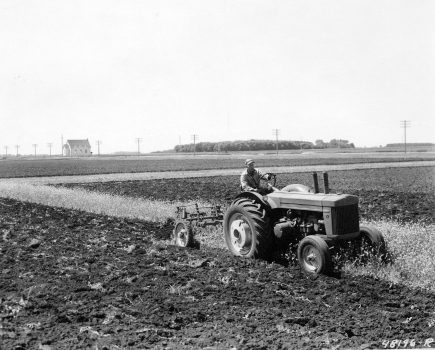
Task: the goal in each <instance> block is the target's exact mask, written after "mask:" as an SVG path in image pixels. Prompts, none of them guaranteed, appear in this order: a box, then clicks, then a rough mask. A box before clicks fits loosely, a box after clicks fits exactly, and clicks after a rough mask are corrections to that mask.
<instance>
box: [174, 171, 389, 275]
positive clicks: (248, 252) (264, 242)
mask: <svg viewBox="0 0 435 350" xmlns="http://www.w3.org/2000/svg"><path fill="white" fill-rule="evenodd" d="M269 175H270V178H271V179H273V185H272V186H273V191H272V192H270V193H268V194H265V195H262V194H260V193H258V192H251V191H243V192H241V193H239V194H238V195H237V196H236V197H235V199H234V200H233V201H232V203H231V204H230V205H229V207H228V208H227V209H226V211H225V212H223V211H222V210H221V209H220V207H219V210H217V209H216V207H210V208H209V210H211V212H212V213H211V214H210V212H209V213H208V214H207V213H206V212H201V211H200V210H199V209H198V208H197V212H196V213H193V214H192V213H191V214H187V213H186V208H184V209H183V208H181V209H180V208H179V209H178V210H179V212H181V213H183V215H184V220H185V221H184V222H183V221H178V223H176V226H175V229H174V238H175V240H176V244H178V245H184V246H187V245H189V244H191V242H193V229H192V227H193V226H195V225H199V226H201V225H207V224H209V223H213V224H216V223H220V222H221V223H222V225H223V231H224V238H225V242H226V245H227V247H228V249H229V250H230V252H231V253H232V254H233V255H235V256H240V257H246V258H262V259H268V258H269V257H270V256H271V255H272V253H273V252H274V250H275V249H277V247H278V246H285V245H286V244H288V243H289V242H290V241H292V242H296V244H297V258H298V262H299V265H300V266H301V268H302V270H303V271H304V272H305V273H307V274H330V273H331V272H332V270H333V261H332V254H331V252H332V251H334V250H335V249H336V248H337V247H342V246H345V245H346V243H351V245H352V247H353V250H354V251H355V249H357V251H358V252H359V253H362V247H365V248H368V249H369V250H370V251H371V252H372V253H375V254H377V255H380V256H382V255H384V254H385V252H386V247H385V242H384V239H383V237H382V234H381V233H380V232H379V231H378V230H377V229H375V228H372V227H366V226H360V224H359V213H358V197H356V196H353V195H349V194H338V193H330V190H329V180H328V174H327V173H326V172H324V173H323V184H324V191H323V192H320V191H319V182H318V175H317V173H313V180H314V189H312V188H310V187H308V186H305V185H301V184H292V185H288V186H286V187H284V188H282V189H278V188H276V187H275V185H276V174H269ZM201 217H203V218H204V220H205V221H204V220H202V219H201ZM186 220H187V221H188V222H187V223H186ZM177 225H178V226H177ZM177 240H178V242H177Z"/></svg>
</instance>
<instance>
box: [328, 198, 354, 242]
mask: <svg viewBox="0 0 435 350" xmlns="http://www.w3.org/2000/svg"><path fill="white" fill-rule="evenodd" d="M331 209H332V212H331V214H332V225H333V231H334V234H335V235H343V234H346V233H352V232H358V231H359V216H358V204H354V205H347V206H344V207H336V208H331Z"/></svg>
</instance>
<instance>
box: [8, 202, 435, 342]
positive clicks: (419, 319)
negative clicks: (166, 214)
mask: <svg viewBox="0 0 435 350" xmlns="http://www.w3.org/2000/svg"><path fill="white" fill-rule="evenodd" d="M17 214H18V215H17ZM0 230H1V231H0V232H1V234H2V243H1V257H0V266H1V268H0V286H1V287H0V288H1V289H0V305H1V306H0V321H1V328H0V340H1V344H2V349H3V348H4V349H38V348H39V349H44V350H49V349H85V348H94V349H96V348H98V349H120V348H122V349H144V348H155V349H161V348H170V349H180V348H195V349H197V348H204V347H211V348H212V349H228V348H237V349H285V348H289V349H316V348H317V349H320V348H328V349H332V348H335V349H337V348H339V349H343V348H349V347H350V348H358V347H360V348H361V349H362V348H373V347H381V348H382V347H383V346H382V342H383V341H393V340H395V339H398V340H402V341H404V340H405V339H415V341H416V342H417V343H416V344H417V346H420V347H423V346H424V344H425V342H426V343H427V342H429V341H430V338H435V309H434V304H435V295H434V294H430V293H425V292H422V291H417V290H410V289H407V288H404V287H402V286H396V285H389V284H387V283H384V282H381V281H376V280H373V279H370V278H353V277H350V276H336V277H335V278H331V277H320V278H318V279H315V280H310V279H307V278H306V277H305V276H304V275H302V274H301V273H300V271H299V269H298V268H297V267H295V266H290V267H288V266H285V265H282V264H280V263H278V262H276V263H272V264H270V263H266V262H263V261H253V260H242V259H237V258H234V257H231V256H230V255H229V254H228V253H227V252H226V251H220V250H210V249H207V248H203V249H200V250H196V249H182V248H177V247H169V248H165V246H164V245H162V244H161V243H158V242H157V243H156V239H158V240H162V239H165V238H168V235H169V232H170V227H166V228H165V227H158V226H156V225H152V224H147V223H144V222H136V221H132V220H123V219H116V218H109V217H105V216H98V215H92V214H88V213H83V212H77V211H68V210H64V209H56V208H51V207H45V206H40V205H34V204H27V203H22V202H17V201H14V200H5V199H1V200H0ZM388 344H390V343H388ZM434 344H435V343H432V345H434ZM364 345H366V346H367V347H364ZM361 346H363V347H361Z"/></svg>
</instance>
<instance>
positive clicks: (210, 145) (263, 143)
mask: <svg viewBox="0 0 435 350" xmlns="http://www.w3.org/2000/svg"><path fill="white" fill-rule="evenodd" d="M276 148H277V143H276V141H273V140H246V141H240V140H238V141H221V142H198V143H189V144H184V145H177V146H175V147H174V151H175V152H235V151H268V150H276ZM322 148H355V145H354V144H353V143H349V141H348V140H341V139H332V140H331V141H329V142H325V141H323V140H316V142H315V143H312V142H310V141H285V140H281V141H278V149H279V150H296V149H322Z"/></svg>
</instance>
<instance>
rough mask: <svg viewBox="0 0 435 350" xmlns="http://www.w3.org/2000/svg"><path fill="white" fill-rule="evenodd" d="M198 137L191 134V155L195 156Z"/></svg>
mask: <svg viewBox="0 0 435 350" xmlns="http://www.w3.org/2000/svg"><path fill="white" fill-rule="evenodd" d="M198 137H199V136H198V135H196V134H193V135H192V140H193V155H194V156H195V155H196V141H197V140H198Z"/></svg>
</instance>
